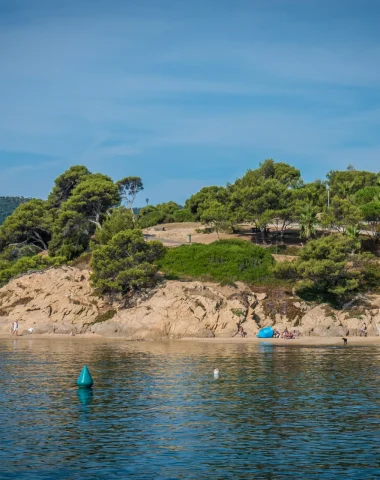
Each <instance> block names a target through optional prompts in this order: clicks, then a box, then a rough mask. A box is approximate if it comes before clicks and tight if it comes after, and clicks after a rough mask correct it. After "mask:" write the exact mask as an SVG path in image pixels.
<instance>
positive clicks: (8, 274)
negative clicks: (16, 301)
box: [0, 255, 66, 287]
mask: <svg viewBox="0 0 380 480" xmlns="http://www.w3.org/2000/svg"><path fill="white" fill-rule="evenodd" d="M65 260H66V259H65V258H63V257H55V258H51V257H41V256H39V255H35V256H33V257H21V258H19V259H18V260H13V261H9V260H3V259H1V258H0V287H2V286H3V285H5V284H6V283H7V282H9V280H11V279H12V278H14V277H17V276H19V275H22V274H24V273H28V272H36V271H39V270H44V269H46V268H48V267H57V266H59V265H62V264H63V263H65Z"/></svg>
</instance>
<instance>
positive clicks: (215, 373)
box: [214, 368, 219, 378]
mask: <svg viewBox="0 0 380 480" xmlns="http://www.w3.org/2000/svg"><path fill="white" fill-rule="evenodd" d="M214 377H215V378H219V368H215V369H214Z"/></svg>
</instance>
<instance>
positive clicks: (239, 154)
mask: <svg viewBox="0 0 380 480" xmlns="http://www.w3.org/2000/svg"><path fill="white" fill-rule="evenodd" d="M379 25H380V1H379V0H360V1H359V0H0V196H1V195H24V196H36V197H40V198H44V197H46V195H47V193H48V192H49V191H50V189H51V187H52V184H53V180H54V178H55V177H57V176H58V175H59V174H60V173H62V172H63V171H64V170H65V169H66V168H68V167H69V166H70V165H76V164H83V165H86V166H88V168H89V169H90V170H92V171H94V172H99V171H100V172H103V173H107V174H109V175H110V176H112V178H114V179H115V180H118V179H120V178H122V177H125V176H129V175H139V176H141V177H142V178H143V181H144V184H145V191H144V193H143V194H141V195H140V202H139V203H140V204H141V203H144V199H145V198H146V197H148V198H150V201H151V203H157V202H162V201H167V200H176V201H178V202H183V201H184V200H185V199H186V198H187V197H188V196H189V195H190V194H192V193H195V192H196V191H197V190H199V189H200V188H201V187H202V186H205V185H212V184H216V185H218V184H219V185H223V184H225V183H226V182H228V181H230V182H233V181H234V180H235V179H236V178H237V177H238V176H241V175H242V174H243V173H244V172H245V171H246V170H247V169H248V168H255V167H257V165H258V163H259V162H261V161H262V160H264V159H265V158H274V159H275V160H276V161H285V162H289V163H291V164H293V165H296V166H297V167H298V168H300V169H301V170H302V173H303V175H304V178H305V179H306V180H314V179H315V178H318V177H319V178H322V177H324V176H325V174H326V172H327V171H328V170H330V169H332V168H333V169H343V168H345V167H346V166H347V165H348V164H354V166H355V167H356V168H357V169H367V170H372V171H377V170H379V169H380V135H379V132H380V27H379Z"/></svg>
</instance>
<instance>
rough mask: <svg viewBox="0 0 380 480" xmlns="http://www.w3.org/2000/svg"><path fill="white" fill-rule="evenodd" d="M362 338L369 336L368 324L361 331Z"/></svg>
mask: <svg viewBox="0 0 380 480" xmlns="http://www.w3.org/2000/svg"><path fill="white" fill-rule="evenodd" d="M360 336H363V337H366V336H367V324H366V323H365V324H364V325H363V326H362V328H361V329H360Z"/></svg>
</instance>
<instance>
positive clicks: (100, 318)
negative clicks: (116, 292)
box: [92, 310, 117, 325]
mask: <svg viewBox="0 0 380 480" xmlns="http://www.w3.org/2000/svg"><path fill="white" fill-rule="evenodd" d="M116 314H117V311H116V310H107V311H106V312H104V313H101V314H100V315H98V316H97V317H96V318H95V320H94V321H93V322H92V325H94V324H95V323H102V322H106V321H107V320H111V319H112V318H113V317H114V316H115V315H116Z"/></svg>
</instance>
